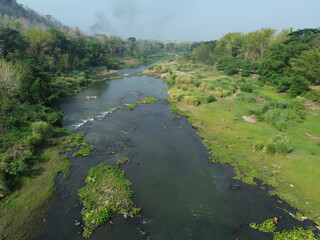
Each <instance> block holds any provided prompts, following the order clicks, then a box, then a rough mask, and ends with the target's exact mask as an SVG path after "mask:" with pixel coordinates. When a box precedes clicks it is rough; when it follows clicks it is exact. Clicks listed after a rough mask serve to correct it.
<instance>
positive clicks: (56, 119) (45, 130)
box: [0, 19, 189, 199]
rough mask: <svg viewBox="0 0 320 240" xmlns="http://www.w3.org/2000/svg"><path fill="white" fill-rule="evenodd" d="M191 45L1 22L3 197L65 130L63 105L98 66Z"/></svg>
mask: <svg viewBox="0 0 320 240" xmlns="http://www.w3.org/2000/svg"><path fill="white" fill-rule="evenodd" d="M11 24H13V26H15V25H17V21H16V20H15V19H12V22H11ZM188 47H189V44H188V43H175V42H165V41H155V40H136V39H135V38H133V37H132V38H129V39H127V40H124V39H121V38H119V37H116V36H105V35H95V36H87V35H84V34H82V33H81V32H80V31H78V30H73V31H69V32H68V33H67V32H63V31H60V30H57V29H54V28H49V29H47V30H41V29H38V28H36V27H31V28H28V29H23V30H22V31H19V29H18V28H16V29H14V28H7V27H0V199H1V198H2V197H3V196H5V195H6V194H8V193H9V192H10V191H11V190H13V189H15V188H16V187H17V182H18V181H19V179H20V177H21V176H23V175H25V174H26V173H28V171H30V169H31V168H32V166H33V165H34V164H36V163H37V161H38V157H39V156H38V152H39V147H40V146H42V145H43V144H45V143H48V139H50V138H51V137H52V136H54V134H56V133H57V132H59V130H57V129H58V127H59V126H60V124H61V114H60V113H59V111H58V110H57V106H58V105H59V104H60V103H61V101H63V100H64V99H65V98H66V97H68V96H70V95H71V94H74V93H75V92H77V91H79V90H81V89H82V88H84V87H86V86H87V85H88V84H91V83H92V82H93V80H91V79H90V76H91V72H92V70H93V69H97V68H98V69H105V68H107V69H117V68H119V67H122V66H123V63H122V61H121V59H123V58H129V59H133V58H134V59H136V58H137V59H139V60H140V62H141V61H143V60H148V59H150V56H153V57H159V56H164V55H165V54H168V53H169V52H170V53H178V52H181V51H186V50H187V49H188ZM55 129H56V130H55Z"/></svg>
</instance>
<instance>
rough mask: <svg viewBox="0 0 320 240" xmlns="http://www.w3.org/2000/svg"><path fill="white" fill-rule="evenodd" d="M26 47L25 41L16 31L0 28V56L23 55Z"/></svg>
mask: <svg viewBox="0 0 320 240" xmlns="http://www.w3.org/2000/svg"><path fill="white" fill-rule="evenodd" d="M27 47H28V42H27V40H26V39H25V37H24V36H22V35H21V34H20V33H19V32H18V31H16V30H13V29H11V28H0V56H1V55H2V56H4V57H6V56H8V55H11V54H20V53H24V52H25V50H26V49H27Z"/></svg>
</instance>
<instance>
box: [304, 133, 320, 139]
mask: <svg viewBox="0 0 320 240" xmlns="http://www.w3.org/2000/svg"><path fill="white" fill-rule="evenodd" d="M304 134H305V135H307V136H308V137H309V138H310V139H312V140H319V139H320V138H319V137H317V136H315V135H312V134H311V133H308V132H304Z"/></svg>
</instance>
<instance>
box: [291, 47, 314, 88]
mask: <svg viewBox="0 0 320 240" xmlns="http://www.w3.org/2000/svg"><path fill="white" fill-rule="evenodd" d="M290 62H291V64H292V69H293V70H294V71H295V72H296V73H298V74H299V75H301V76H304V77H305V78H306V79H307V80H308V81H309V82H311V83H312V84H316V85H319V84H320V47H318V48H316V49H311V50H308V51H305V52H303V53H302V54H301V55H300V56H299V57H298V58H293V59H291V61H290Z"/></svg>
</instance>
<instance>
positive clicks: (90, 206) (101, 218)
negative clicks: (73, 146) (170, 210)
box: [78, 164, 140, 238]
mask: <svg viewBox="0 0 320 240" xmlns="http://www.w3.org/2000/svg"><path fill="white" fill-rule="evenodd" d="M130 186H131V182H130V181H129V180H126V179H125V176H124V171H123V170H121V169H120V168H118V167H113V166H107V165H105V164H100V165H99V166H97V167H93V168H91V169H90V171H89V173H88V177H87V178H86V186H85V187H83V188H81V189H80V190H79V192H78V194H79V196H80V199H81V201H82V203H83V205H84V207H85V208H84V210H83V211H82V212H81V214H82V216H83V222H84V225H85V227H84V232H83V234H82V235H83V236H84V237H86V238H87V237H89V236H90V235H91V234H92V233H93V231H94V230H95V229H96V228H97V227H98V226H100V225H102V224H104V223H106V222H108V221H109V220H110V219H111V218H112V217H113V216H114V215H115V214H123V215H124V217H129V216H133V215H135V214H137V213H138V212H139V211H140V209H139V208H136V207H134V203H133V201H132V200H131V197H132V194H133V192H132V191H131V189H130Z"/></svg>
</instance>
